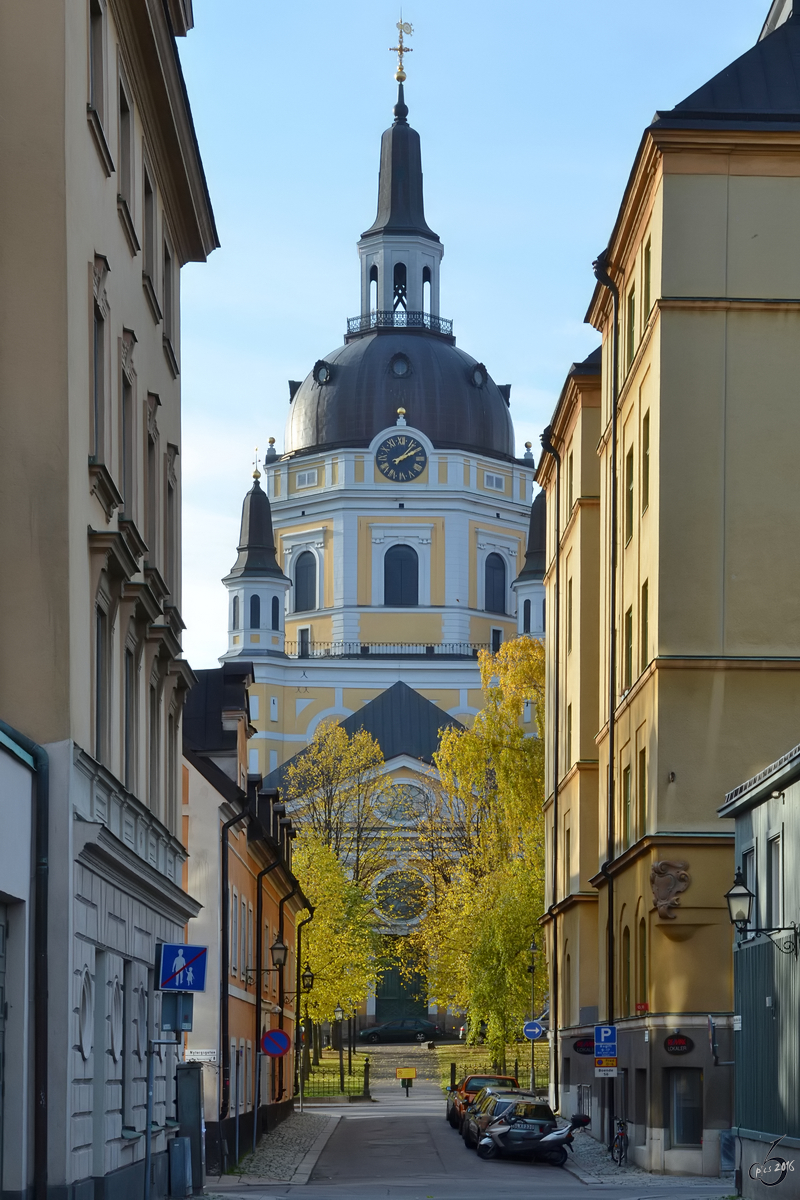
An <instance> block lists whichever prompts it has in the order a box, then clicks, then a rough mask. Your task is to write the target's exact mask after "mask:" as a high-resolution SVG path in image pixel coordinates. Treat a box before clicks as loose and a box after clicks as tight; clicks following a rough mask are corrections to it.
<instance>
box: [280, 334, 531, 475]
mask: <svg viewBox="0 0 800 1200" xmlns="http://www.w3.org/2000/svg"><path fill="white" fill-rule="evenodd" d="M508 391H509V389H508V388H503V390H501V389H500V388H499V387H498V385H497V384H496V383H495V382H494V380H493V379H491V378H490V376H489V374H488V372H487V371H486V368H485V367H484V366H483V364H482V363H479V362H477V361H476V359H474V358H472V357H471V356H470V355H469V354H465V353H464V351H463V350H460V349H458V348H457V347H456V345H455V342H454V339H453V338H450V337H444V336H441V335H439V334H435V333H429V332H427V331H426V330H422V329H420V330H415V329H402V328H391V327H390V328H387V329H375V330H372V331H371V332H368V333H363V334H358V335H357V336H355V337H351V338H350V339H348V341H347V342H346V343H345V345H344V346H340V347H339V349H337V350H334V351H333V352H332V353H331V354H328V355H326V357H325V359H323V360H320V362H318V363H317V365H316V367H315V368H314V370H313V371H311V372H310V374H309V375H308V376H307V377H306V379H305V380H304V381H303V383H302V384H301V385H300V386H299V388H297V390H296V392H295V393H294V397H293V399H292V402H291V409H290V412H289V420H288V422H287V427H286V453H293V454H308V453H311V452H313V451H317V450H321V449H323V448H325V449H332V448H335V447H338V446H350V447H354V448H357V447H364V446H368V445H369V443H370V442H371V441H372V439H373V438H374V437H375V435H376V434H377V433H379V432H380V431H381V430H382V429H386V428H389V427H391V426H393V425H394V424H395V422H396V420H397V410H398V408H404V409H405V410H406V420H407V421H408V424H409V425H411V426H413V427H414V428H415V429H419V430H420V431H421V432H422V433H424V434H426V435H427V437H429V438H430V440H431V442H432V443H433V445H434V446H436V447H437V449H451V450H465V451H470V452H472V453H481V454H490V455H496V456H497V457H498V458H503V459H512V458H513V457H514V430H513V426H512V423H511V415H510V413H509V409H508V399H507V394H508ZM504 393H505V394H504Z"/></svg>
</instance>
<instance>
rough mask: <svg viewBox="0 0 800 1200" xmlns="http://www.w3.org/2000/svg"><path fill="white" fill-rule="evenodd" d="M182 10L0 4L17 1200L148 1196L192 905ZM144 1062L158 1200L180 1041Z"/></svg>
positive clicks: (187, 223) (5, 869)
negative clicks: (172, 965)
mask: <svg viewBox="0 0 800 1200" xmlns="http://www.w3.org/2000/svg"><path fill="white" fill-rule="evenodd" d="M191 24H192V12H191V3H190V0H169V2H168V3H161V0H158V2H156V0H86V2H85V3H70V4H68V5H66V6H64V5H61V4H56V3H53V2H52V0H35V2H34V3H30V2H29V0H10V2H9V3H6V4H4V5H3V7H2V15H0V106H1V107H2V111H3V113H4V116H5V119H4V121H3V123H2V130H1V131H0V148H1V149H2V159H3V171H2V177H1V178H0V240H2V254H0V288H2V291H3V295H4V298H5V301H6V302H5V303H4V305H3V320H2V322H0V410H1V411H2V428H3V435H2V438H0V477H2V480H3V485H4V487H3V497H4V500H3V510H2V515H0V556H2V561H3V562H4V563H5V564H13V567H11V566H10V567H9V569H7V570H5V571H3V572H2V574H0V718H1V719H2V720H1V721H0V795H1V796H2V801H0V803H2V806H3V813H4V816H5V820H4V822H3V829H4V835H3V839H2V852H0V853H1V854H2V858H1V859H0V872H2V877H1V878H0V973H1V974H2V987H3V996H4V999H5V1004H4V1005H3V1006H2V1007H0V1055H2V1060H3V1061H2V1076H3V1080H4V1086H3V1090H2V1093H1V1094H0V1168H1V1169H2V1192H3V1195H4V1196H9V1197H12V1196H13V1197H23V1196H28V1195H30V1194H32V1193H33V1192H35V1194H36V1196H37V1197H39V1198H40V1200H45V1197H46V1196H48V1195H52V1196H54V1197H58V1198H60V1200H71V1198H73V1197H74V1198H76V1200H77V1198H78V1197H80V1198H81V1200H88V1198H89V1197H92V1196H94V1195H96V1196H108V1197H113V1196H131V1195H134V1194H137V1195H138V1194H140V1192H141V1189H142V1186H143V1179H144V1170H143V1163H144V1153H145V1138H144V1129H145V1076H146V1070H147V1049H148V1040H149V1039H151V1038H154V1037H155V1038H157V1037H158V1029H159V1020H160V1004H159V1000H158V996H157V994H156V993H155V991H154V989H153V966H154V958H155V953H156V945H157V943H159V942H183V941H184V931H185V927H186V923H187V921H189V920H190V918H193V917H195V916H196V915H197V913H198V911H199V905H198V904H197V902H196V901H195V900H194V899H192V897H191V896H190V895H189V894H188V893H187V892H186V890H185V888H184V886H183V883H184V868H185V860H186V848H185V846H184V844H183V842H182V840H181V811H180V809H181V805H180V770H181V765H180V748H181V740H180V738H181V732H180V730H181V720H182V710H183V705H184V701H185V696H186V693H187V690H188V689H189V688H190V687H191V685H192V683H193V679H194V677H193V675H192V672H191V670H190V669H189V667H188V665H187V664H186V662H185V661H184V660H183V659H182V657H181V643H180V635H181V630H182V628H183V624H182V621H181V616H180V604H181V596H180V578H181V557H180V516H179V514H180V488H181V472H180V445H181V423H180V364H181V349H180V268H181V267H182V266H183V264H184V263H186V262H189V261H195V262H202V261H203V260H205V258H206V257H207V255H208V254H209V253H210V252H211V251H212V250H213V249H214V248H215V246H216V245H217V236H216V231H215V227H214V218H213V214H212V210H211V206H210V202H209V197H208V194H207V190H206V186H205V181H204V176H203V168H202V164H201V161H200V157H199V152H198V147H197V143H196V139H195V135H194V129H193V125H192V118H191V112H190V110H189V106H188V101H187V97H186V90H185V86H184V81H183V78H182V75H181V69H180V64H179V59H178V53H177V45H176V38H177V37H179V36H184V35H185V34H186V33H187V31H188V30H189V28H190V27H191ZM32 80H35V81H36V85H35V92H36V102H35V103H31V81H32ZM12 297H13V301H12V299H11V298H12ZM155 1075H156V1085H155V1086H156V1093H155V1107H154V1116H153V1141H152V1147H153V1180H154V1185H153V1187H154V1194H155V1195H162V1194H164V1192H165V1188H166V1180H167V1170H166V1159H167V1146H168V1140H169V1138H170V1136H171V1134H172V1133H174V1132H175V1125H176V1121H175V1087H174V1075H175V1052H174V1051H172V1050H170V1049H167V1048H164V1049H163V1053H162V1054H160V1055H158V1056H157V1061H156V1064H155Z"/></svg>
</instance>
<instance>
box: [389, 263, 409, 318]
mask: <svg viewBox="0 0 800 1200" xmlns="http://www.w3.org/2000/svg"><path fill="white" fill-rule="evenodd" d="M392 308H393V309H394V310H395V312H396V311H397V309H398V308H401V309H402V310H403V312H405V310H406V309H407V308H408V272H407V270H406V264H405V263H401V262H399V263H395V264H394V290H393V297H392Z"/></svg>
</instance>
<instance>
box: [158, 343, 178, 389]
mask: <svg viewBox="0 0 800 1200" xmlns="http://www.w3.org/2000/svg"><path fill="white" fill-rule="evenodd" d="M161 342H162V345H163V347H164V355H165V357H166V360H167V362H168V363H169V369H170V371H172V378H173V379H177V378H178V376H179V375H180V373H181V372H180V367H179V366H178V360H177V358H176V357H175V351H174V350H173V348H172V342H171V341H170V339H169V338H168V337H167V335H166V334H164V336H163V338H162V339H161Z"/></svg>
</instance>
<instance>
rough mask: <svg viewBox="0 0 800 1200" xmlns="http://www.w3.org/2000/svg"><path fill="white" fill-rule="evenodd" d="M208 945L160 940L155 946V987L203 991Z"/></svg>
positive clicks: (163, 989)
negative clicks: (185, 944)
mask: <svg viewBox="0 0 800 1200" xmlns="http://www.w3.org/2000/svg"><path fill="white" fill-rule="evenodd" d="M207 963H208V946H184V945H182V944H181V943H180V942H177V943H170V942H162V943H161V945H159V946H156V962H155V967H156V988H157V990H159V991H162V992H204V991H205V990H206V965H207Z"/></svg>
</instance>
